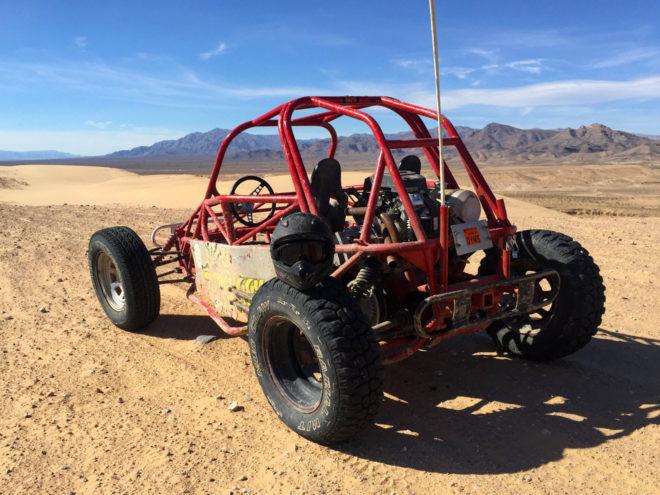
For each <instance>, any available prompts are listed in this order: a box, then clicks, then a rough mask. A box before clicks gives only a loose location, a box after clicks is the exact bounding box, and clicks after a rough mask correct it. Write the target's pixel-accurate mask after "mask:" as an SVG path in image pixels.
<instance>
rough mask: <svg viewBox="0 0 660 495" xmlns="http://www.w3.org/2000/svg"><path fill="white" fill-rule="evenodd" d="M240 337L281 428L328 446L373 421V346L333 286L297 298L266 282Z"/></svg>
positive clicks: (351, 303) (329, 282)
mask: <svg viewBox="0 0 660 495" xmlns="http://www.w3.org/2000/svg"><path fill="white" fill-rule="evenodd" d="M248 329H249V330H248V339H249V342H250V352H251V355H252V363H253V365H254V369H255V372H256V374H257V378H258V379H259V383H260V385H261V388H262V389H263V391H264V394H265V395H266V397H267V398H268V401H269V402H270V404H271V406H272V407H273V409H274V410H275V412H276V413H277V415H278V416H279V417H280V419H281V420H282V421H283V422H284V423H285V424H286V425H287V426H288V427H289V428H291V429H292V430H294V431H296V432H297V433H299V434H300V435H302V436H304V437H306V438H308V439H310V440H312V441H315V442H319V443H323V444H332V443H338V442H341V441H344V440H347V439H349V438H351V437H353V436H354V435H356V434H357V433H359V432H360V431H361V430H362V429H363V428H364V427H365V425H367V424H368V423H370V422H371V421H372V420H373V419H374V418H375V416H376V413H377V411H378V407H379V405H380V402H381V400H382V399H381V398H382V394H383V366H382V362H381V357H380V350H379V347H378V343H377V342H376V340H375V338H374V335H373V333H372V330H371V328H370V327H369V324H368V323H367V322H366V320H365V317H364V315H363V314H362V312H361V310H360V308H359V307H358V305H357V303H356V302H355V300H354V299H353V298H351V297H350V296H349V295H348V293H347V291H346V289H345V288H344V287H343V286H341V285H340V284H339V283H338V282H336V281H335V280H334V279H332V278H329V279H326V280H324V281H322V282H321V283H320V284H318V285H317V286H316V287H314V288H313V289H311V290H308V291H305V292H302V291H299V290H298V289H295V288H293V287H291V286H289V285H287V284H286V283H284V282H283V281H281V280H279V279H276V278H275V279H272V280H270V281H268V282H266V283H265V284H264V285H263V286H262V287H261V288H260V289H259V291H257V293H256V294H255V296H254V298H253V299H252V304H251V306H250V314H249V321H248Z"/></svg>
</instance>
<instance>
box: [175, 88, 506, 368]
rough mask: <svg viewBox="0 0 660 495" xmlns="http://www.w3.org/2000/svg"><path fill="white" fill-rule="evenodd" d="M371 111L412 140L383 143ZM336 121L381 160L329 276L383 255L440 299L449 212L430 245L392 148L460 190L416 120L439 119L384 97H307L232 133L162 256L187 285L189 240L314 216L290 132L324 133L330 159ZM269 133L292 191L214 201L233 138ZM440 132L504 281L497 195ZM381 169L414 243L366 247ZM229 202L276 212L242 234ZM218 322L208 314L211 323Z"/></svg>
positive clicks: (460, 146)
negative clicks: (359, 125)
mask: <svg viewBox="0 0 660 495" xmlns="http://www.w3.org/2000/svg"><path fill="white" fill-rule="evenodd" d="M369 107H383V108H387V109H389V110H391V111H393V112H395V113H396V114H398V115H399V116H401V118H402V119H403V120H404V122H406V123H407V124H408V126H409V127H410V130H411V131H412V133H413V136H415V137H414V138H413V139H396V140H394V139H387V138H386V136H385V134H384V133H383V131H382V129H381V127H380V126H379V125H378V123H377V122H376V120H375V119H374V118H373V117H372V116H371V115H370V114H368V113H366V112H365V111H364V109H366V108H369ZM312 108H317V109H321V111H320V112H318V113H314V114H311V115H307V116H304V117H299V118H293V114H294V112H295V111H298V110H306V109H312ZM342 116H346V117H350V118H354V119H357V120H360V121H362V122H364V123H365V124H366V125H367V126H368V127H369V128H370V130H371V132H372V134H373V136H374V138H375V140H376V143H377V144H378V146H379V148H380V154H379V156H378V160H377V162H376V167H375V170H374V179H373V187H372V194H371V196H370V198H369V201H368V205H367V207H366V212H365V219H364V223H363V227H362V231H361V234H360V239H359V242H357V243H355V244H349V245H338V246H337V251H338V252H343V253H348V254H350V255H351V256H350V258H349V260H348V261H347V263H345V264H344V265H342V266H341V267H340V268H338V269H337V271H336V272H335V273H334V276H340V275H341V274H343V273H345V272H346V270H347V269H348V268H349V267H350V266H352V265H353V264H355V263H356V262H358V261H359V260H360V259H361V258H362V257H363V256H364V255H366V254H373V255H382V256H386V255H390V254H396V255H399V256H401V257H403V258H405V259H406V260H407V261H408V262H410V263H411V264H413V265H414V266H416V267H417V268H420V269H421V270H423V271H424V272H425V273H426V277H427V283H426V290H427V291H428V293H429V295H435V294H438V293H442V292H446V291H447V290H448V289H449V287H450V286H449V280H448V277H449V261H448V255H449V249H450V247H451V244H450V243H451V240H450V236H449V215H448V209H447V207H441V209H440V226H439V227H440V235H439V238H438V239H428V238H427V236H426V234H425V232H424V229H423V228H422V225H421V222H420V219H419V217H418V215H417V213H416V212H415V210H414V208H413V205H412V202H411V200H410V198H409V196H408V194H407V192H406V190H405V186H404V184H403V180H402V178H401V175H400V174H399V171H398V168H397V166H396V164H395V161H394V158H393V156H392V152H391V149H400V148H421V149H422V150H423V151H424V153H425V155H426V157H427V159H428V161H429V163H430V165H431V167H432V168H433V170H434V172H435V174H436V176H439V172H440V167H441V166H442V167H444V172H445V177H446V183H447V187H449V188H452V189H455V188H458V183H457V182H456V179H455V178H454V176H453V174H452V173H451V171H450V170H449V168H448V166H447V164H446V163H442V164H440V163H439V153H438V141H437V139H436V138H433V137H432V136H431V133H430V132H429V130H428V128H427V127H426V125H425V124H424V121H423V120H422V117H426V118H430V119H434V120H437V113H436V112H435V111H433V110H430V109H427V108H423V107H420V106H417V105H413V104H410V103H405V102H402V101H400V100H397V99H394V98H390V97H385V96H358V97H348V96H306V97H302V98H298V99H295V100H292V101H290V102H288V103H285V104H282V105H280V106H278V107H276V108H274V109H273V110H271V111H269V112H267V113H265V114H264V115H262V116H260V117H257V118H256V119H254V120H250V121H247V122H244V123H243V124H241V125H239V126H237V127H236V128H235V129H233V130H232V131H231V132H230V133H229V134H228V135H227V136H226V137H225V139H224V140H223V141H222V143H221V145H220V147H219V149H218V153H217V156H216V159H215V163H214V165H213V169H212V172H211V176H210V178H209V183H208V187H207V189H206V194H205V196H204V199H203V201H202V203H201V204H200V206H199V207H198V208H197V209H196V210H195V212H194V213H193V215H192V216H191V217H190V219H189V220H188V221H187V222H184V223H183V224H181V225H180V226H179V227H178V229H177V230H176V232H175V234H174V235H173V236H172V238H171V239H170V241H169V242H168V243H167V244H166V245H165V246H164V250H167V249H170V248H171V247H173V246H176V247H177V249H178V251H179V253H180V259H181V261H180V263H181V266H182V268H183V269H184V270H185V272H186V274H187V275H188V276H189V277H190V278H191V279H192V278H193V277H194V272H195V269H194V263H193V260H192V256H191V254H190V247H189V243H190V241H191V240H194V239H200V240H205V241H216V242H226V243H228V244H231V245H238V244H243V243H246V242H250V241H251V240H254V239H256V235H257V234H260V233H266V234H268V233H270V232H272V230H273V229H274V227H275V225H276V224H277V222H278V221H279V219H280V218H282V217H283V216H285V215H287V214H288V213H290V212H293V211H294V210H300V211H303V212H310V213H314V214H316V213H317V211H316V206H315V203H314V198H313V196H312V192H311V187H310V183H309V179H308V176H307V172H306V170H305V166H304V164H303V160H302V157H301V155H300V150H299V148H298V144H297V142H296V138H295V136H294V133H293V127H294V126H318V127H322V128H324V129H326V130H327V131H328V133H329V134H330V146H329V150H328V156H329V157H333V156H334V154H335V151H336V149H337V133H336V132H335V129H334V127H333V126H332V124H331V122H332V121H333V120H335V119H337V118H339V117H342ZM274 126H277V128H278V131H279V135H280V139H281V141H282V148H283V151H284V156H285V158H286V161H287V164H288V168H289V174H290V176H291V179H292V181H293V187H294V192H293V193H288V194H274V195H263V196H261V195H260V196H239V195H231V194H220V193H219V192H218V189H217V185H216V183H217V180H218V177H219V175H220V171H221V168H222V163H223V160H224V157H225V154H226V152H227V149H228V147H229V145H230V144H231V143H232V141H233V140H234V138H235V137H236V136H238V135H239V134H240V133H241V132H243V131H246V130H248V129H251V128H254V127H274ZM442 127H443V130H444V133H445V135H446V137H444V138H443V144H444V145H445V146H452V147H455V148H456V150H457V152H458V156H459V157H460V158H461V160H462V162H463V165H464V167H465V170H466V172H467V175H468V177H469V179H470V182H471V183H472V186H473V189H474V191H475V193H476V194H477V196H478V197H479V200H480V201H481V204H482V207H483V209H484V212H485V214H486V217H487V219H488V228H489V231H490V234H491V237H492V239H493V242H494V245H495V246H496V247H497V248H499V249H500V250H501V251H502V256H501V263H500V269H499V277H501V278H508V277H509V253H508V251H507V247H506V239H507V238H508V237H509V236H511V235H512V234H513V233H515V226H513V225H511V223H510V222H509V220H508V217H507V213H506V209H505V207H504V202H503V200H501V199H497V198H495V195H494V194H493V192H492V191H491V189H490V187H489V186H488V184H487V183H486V180H485V179H484V177H483V175H482V174H481V172H480V171H479V168H478V167H477V165H476V163H475V162H474V160H473V159H472V157H471V155H470V154H469V152H468V150H467V148H466V147H465V144H464V143H463V141H462V139H461V138H460V136H459V135H458V132H457V131H456V129H455V128H454V126H453V125H452V123H451V122H450V121H449V120H448V119H446V118H445V117H444V116H443V117H442ZM386 169H387V171H388V173H389V174H390V175H391V177H392V180H393V182H394V185H395V188H396V190H397V192H398V194H399V198H400V199H401V202H402V205H403V208H404V210H405V212H406V215H407V216H408V218H409V219H410V223H411V227H412V229H413V232H414V234H415V236H416V240H415V241H412V242H397V243H390V244H382V243H372V242H371V239H370V232H371V224H372V222H373V220H374V217H375V210H376V203H377V201H376V199H377V193H378V190H379V189H380V186H381V181H382V178H383V174H384V173H385V170H386ZM234 202H243V203H244V202H251V203H259V204H265V203H276V204H277V205H278V207H277V212H276V214H275V215H274V216H273V217H272V218H270V219H269V220H268V221H266V222H265V223H263V224H261V225H259V226H257V227H253V228H249V227H240V226H237V224H236V221H235V219H234V217H233V215H232V214H231V212H230V209H229V204H230V203H234ZM216 206H219V207H220V212H219V213H218V212H216V211H214V210H213V207H216ZM209 222H212V224H213V225H214V227H213V228H211V229H209ZM216 316H217V315H214V317H216ZM216 320H217V318H216ZM223 329H224V325H223ZM422 340H424V339H422ZM421 345H422V343H421V342H420V341H415V342H414V344H413V345H411V346H409V348H408V350H411V349H413V350H414V349H417V348H419V346H421ZM404 354H405V355H407V354H408V351H403V352H402V355H404Z"/></svg>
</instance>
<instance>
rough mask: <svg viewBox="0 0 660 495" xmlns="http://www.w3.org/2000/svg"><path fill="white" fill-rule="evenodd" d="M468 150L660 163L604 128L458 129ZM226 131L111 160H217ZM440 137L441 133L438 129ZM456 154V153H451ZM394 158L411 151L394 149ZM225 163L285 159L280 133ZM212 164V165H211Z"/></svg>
mask: <svg viewBox="0 0 660 495" xmlns="http://www.w3.org/2000/svg"><path fill="white" fill-rule="evenodd" d="M457 130H458V132H459V134H460V135H461V137H462V138H463V140H464V142H465V144H466V146H467V148H468V150H469V151H470V152H471V153H472V155H473V156H474V158H475V159H476V160H477V161H478V162H480V163H492V164H506V163H530V164H531V163H580V162H590V163H597V162H601V161H603V162H610V163H611V162H624V161H625V162H633V161H634V162H645V163H649V164H656V165H658V164H660V141H659V140H657V139H654V138H653V137H645V136H639V135H637V134H632V133H628V132H623V131H617V130H613V129H611V128H609V127H607V126H604V125H602V124H591V125H589V126H581V127H578V128H577V129H571V128H566V129H518V128H516V127H512V126H508V125H503V124H497V123H492V124H488V125H487V126H485V127H484V128H482V129H474V128H471V127H462V126H460V127H457ZM228 132H229V130H227V129H213V130H211V131H209V132H195V133H192V134H188V135H186V136H184V137H182V138H181V139H176V140H168V141H160V142H158V143H155V144H154V145H152V146H140V147H138V148H133V149H130V150H123V151H117V152H115V153H111V154H110V155H107V158H121V159H131V158H132V159H148V161H152V160H154V159H156V158H162V159H166V160H167V161H169V162H176V161H178V160H185V161H190V160H191V157H200V158H201V157H206V159H207V160H208V158H209V157H211V156H213V155H214V154H215V153H216V152H217V149H218V145H219V143H220V142H221V141H222V139H223V138H224V137H225V136H226V135H227V134H228ZM431 132H432V134H433V135H436V136H437V129H433V130H432V131H431ZM387 137H388V138H390V139H405V138H409V137H412V135H411V134H410V133H409V132H407V133H406V132H401V133H396V134H389V135H388V136H387ZM328 144H329V140H328V139H300V140H298V146H299V148H300V152H301V154H302V155H303V157H305V158H308V159H310V158H311V159H320V158H322V157H324V156H326V154H327V149H328ZM448 150H449V156H451V149H449V148H448ZM378 151H379V148H378V146H377V145H376V142H375V140H374V138H373V137H372V136H371V134H351V135H349V136H341V137H340V138H339V144H338V148H337V152H336V156H337V158H338V159H340V160H342V159H344V160H349V161H353V160H359V159H361V158H367V157H374V156H375V155H377V154H378ZM395 151H396V153H395V155H397V156H398V155H403V154H406V153H409V152H410V151H409V150H395ZM226 159H227V160H229V161H236V162H248V163H249V162H259V163H263V162H267V161H271V160H282V159H283V154H282V150H281V143H280V140H279V136H277V135H260V134H259V135H258V134H250V133H242V134H240V135H239V136H237V137H236V139H235V140H234V141H233V142H232V145H231V146H230V148H229V150H228V153H227V156H226ZM207 163H208V161H207Z"/></svg>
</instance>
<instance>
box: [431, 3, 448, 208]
mask: <svg viewBox="0 0 660 495" xmlns="http://www.w3.org/2000/svg"><path fill="white" fill-rule="evenodd" d="M429 11H430V13H431V38H432V39H433V70H434V73H435V101H436V110H437V112H438V158H439V161H440V164H439V165H440V204H441V205H442V206H445V162H444V159H443V152H442V114H441V113H440V58H439V57H438V33H437V32H436V23H435V0H429Z"/></svg>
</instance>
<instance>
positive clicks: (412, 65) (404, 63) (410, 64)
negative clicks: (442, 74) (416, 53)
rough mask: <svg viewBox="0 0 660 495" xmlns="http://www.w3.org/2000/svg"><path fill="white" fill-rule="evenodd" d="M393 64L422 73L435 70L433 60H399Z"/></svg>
mask: <svg viewBox="0 0 660 495" xmlns="http://www.w3.org/2000/svg"><path fill="white" fill-rule="evenodd" d="M393 62H394V65H397V66H398V67H402V68H404V69H413V70H415V71H417V72H420V73H422V72H428V71H431V70H433V60H432V59H430V58H397V59H395V60H393Z"/></svg>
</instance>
